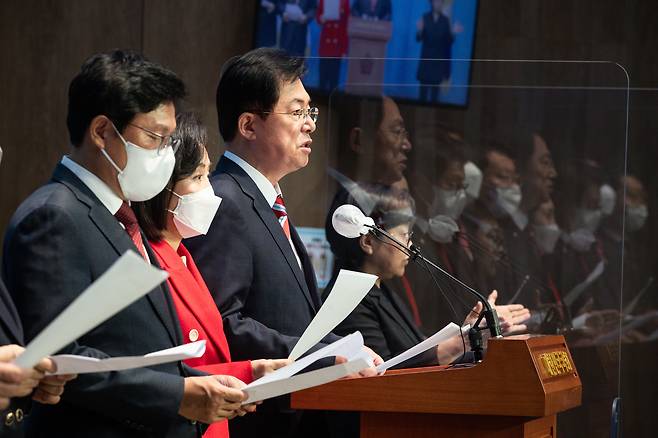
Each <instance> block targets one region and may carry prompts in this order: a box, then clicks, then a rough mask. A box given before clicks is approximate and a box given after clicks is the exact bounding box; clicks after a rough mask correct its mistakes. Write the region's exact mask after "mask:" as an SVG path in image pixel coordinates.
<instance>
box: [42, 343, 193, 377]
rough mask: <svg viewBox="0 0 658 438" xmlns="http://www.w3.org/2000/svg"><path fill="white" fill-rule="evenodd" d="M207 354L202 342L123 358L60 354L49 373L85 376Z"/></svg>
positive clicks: (54, 357)
mask: <svg viewBox="0 0 658 438" xmlns="http://www.w3.org/2000/svg"><path fill="white" fill-rule="evenodd" d="M205 352H206V341H205V340H201V341H197V342H192V343H189V344H184V345H179V346H178V347H173V348H167V349H166V350H160V351H155V352H153V353H149V354H145V355H144V356H122V357H109V358H105V359H98V358H95V357H87V356H76V355H72V354H60V355H57V356H52V357H51V359H52V360H53V362H55V363H56V364H57V371H55V372H54V373H49V374H53V375H60V374H84V373H98V372H105V371H120V370H128V369H131V368H141V367H148V366H152V365H159V364H162V363H168V362H176V361H179V360H185V359H191V358H195V357H201V356H203V353H205Z"/></svg>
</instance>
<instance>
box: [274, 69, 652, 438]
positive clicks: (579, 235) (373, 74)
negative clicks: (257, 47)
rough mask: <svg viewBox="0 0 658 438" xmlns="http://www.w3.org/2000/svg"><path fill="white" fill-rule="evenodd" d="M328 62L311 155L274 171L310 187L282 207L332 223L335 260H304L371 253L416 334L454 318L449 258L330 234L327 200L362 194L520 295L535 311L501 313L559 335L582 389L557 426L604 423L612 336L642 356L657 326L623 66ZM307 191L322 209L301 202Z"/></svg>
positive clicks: (485, 282) (317, 223)
mask: <svg viewBox="0 0 658 438" xmlns="http://www.w3.org/2000/svg"><path fill="white" fill-rule="evenodd" d="M309 62H310V63H317V62H318V60H317V59H311V60H309ZM340 62H341V63H342V66H341V68H342V71H343V74H342V77H344V78H345V79H344V81H342V82H341V83H339V84H338V86H337V87H336V89H334V90H333V92H331V93H330V94H329V96H328V97H327V98H326V99H324V98H322V97H319V98H316V96H312V97H313V98H314V99H315V100H316V101H319V102H320V104H319V107H320V119H319V120H318V124H317V129H318V130H317V132H316V134H315V141H314V145H313V154H312V156H311V164H310V165H309V166H308V167H307V168H306V169H304V170H302V171H300V172H298V173H297V174H295V175H292V176H291V177H289V178H288V179H287V180H285V181H284V184H300V185H301V184H303V185H305V186H306V187H307V189H305V190H301V191H300V195H299V196H300V198H299V199H297V200H296V203H295V205H294V206H293V207H292V210H293V214H294V215H295V216H294V217H296V218H297V223H299V224H300V225H304V226H308V227H311V228H315V229H316V232H317V231H318V230H317V229H320V230H319V231H320V232H321V230H322V229H323V228H324V229H325V231H326V233H327V234H326V237H327V239H328V240H329V243H328V244H325V245H324V248H325V249H326V252H327V253H328V251H329V250H328V249H327V248H328V247H329V246H331V248H332V249H333V253H332V254H330V256H331V259H330V262H327V260H329V257H327V256H326V255H325V256H324V258H323V259H322V260H324V262H322V260H321V261H319V262H318V264H316V266H322V267H323V272H322V274H321V275H323V276H324V280H326V277H328V276H330V275H331V269H332V268H331V265H332V264H333V267H334V269H337V268H340V267H342V268H349V269H356V270H359V269H363V270H364V271H368V269H370V270H371V271H370V272H373V271H372V269H375V271H376V270H377V269H380V271H381V272H380V274H381V275H380V277H381V278H382V283H383V284H385V285H387V286H386V287H387V288H388V289H389V290H391V291H394V293H395V294H396V297H397V298H396V300H397V302H401V303H403V304H404V306H405V310H404V312H405V314H406V317H407V318H408V320H410V321H412V322H413V324H415V325H416V326H417V327H418V328H419V329H420V330H421V331H422V332H423V333H424V334H425V335H431V334H433V333H434V332H436V331H437V330H438V329H440V328H441V327H443V326H444V325H445V324H446V323H448V322H450V321H454V322H457V323H462V322H463V321H464V319H465V318H466V317H467V315H468V314H469V312H470V311H471V310H472V309H473V307H474V306H475V305H476V300H475V299H474V298H473V296H472V295H470V294H469V293H468V291H467V290H466V288H465V286H464V285H462V284H460V283H459V282H457V281H455V280H453V279H451V278H450V276H448V275H446V274H445V273H439V272H434V273H433V274H432V275H430V274H429V272H428V269H427V266H426V265H424V264H423V263H417V262H413V261H409V262H408V264H406V266H402V267H401V266H399V265H397V266H387V265H386V263H385V262H382V261H381V260H379V261H377V260H374V259H372V257H370V256H371V254H370V253H368V251H371V250H373V248H375V247H374V246H373V247H372V248H371V247H368V245H367V242H366V243H365V244H364V243H363V242H361V244H359V242H358V241H356V240H355V241H354V242H352V243H350V244H346V243H345V242H342V243H341V241H340V239H339V238H337V237H336V233H335V231H334V230H333V227H332V226H331V215H332V213H333V211H334V210H335V209H336V207H337V206H339V205H342V204H344V203H351V204H354V205H358V206H359V207H360V208H361V210H363V212H364V213H365V214H366V215H367V216H368V215H370V216H373V219H375V222H376V223H379V224H380V225H381V226H382V227H384V228H385V229H388V230H389V231H391V234H394V235H396V236H397V237H399V239H400V240H401V241H403V243H407V242H406V241H405V240H404V239H407V240H409V237H410V240H411V243H412V244H413V245H415V246H416V247H419V248H420V249H421V251H422V253H423V254H424V255H425V256H426V257H427V258H428V259H430V260H431V261H433V262H434V263H436V264H437V265H439V266H440V267H441V268H442V269H443V270H444V271H446V272H448V273H449V274H451V275H452V276H454V277H456V278H457V279H459V280H460V281H461V282H463V283H465V284H466V285H468V286H470V287H473V288H475V289H477V290H478V291H480V292H481V293H483V294H484V295H489V296H490V299H491V300H493V299H494V296H495V303H496V304H497V305H508V304H512V303H519V304H522V305H524V306H525V307H526V308H527V309H529V310H530V314H531V316H530V319H529V320H528V321H525V322H523V323H521V322H519V323H518V324H517V325H516V326H514V327H513V328H517V329H518V330H519V331H523V332H530V333H535V334H562V335H564V336H565V338H566V340H567V343H568V345H569V348H570V351H571V354H572V356H573V358H574V361H575V363H576V366H577V368H578V371H579V373H580V377H581V380H582V383H583V403H582V406H580V407H579V408H576V409H572V410H570V411H568V412H565V413H562V414H560V415H559V417H558V429H559V431H560V432H559V433H560V436H573V437H581V436H607V435H608V434H609V433H610V430H611V427H612V426H611V421H612V418H613V416H612V410H613V404H614V401H615V400H616V399H617V398H618V397H620V394H621V389H620V385H621V379H622V376H621V374H620V366H621V357H622V354H621V353H622V351H623V352H628V353H627V354H628V355H630V356H633V355H634V356H636V357H639V356H641V355H642V354H643V352H646V351H647V350H646V349H647V348H649V346H650V345H653V344H651V342H652V341H653V340H654V339H656V338H657V337H658V332H657V331H656V329H657V328H658V326H657V325H656V321H657V319H656V313H655V309H656V300H655V298H652V297H655V295H656V293H655V290H654V288H655V285H654V284H653V276H652V274H651V267H652V266H651V261H650V259H649V257H648V255H649V254H648V252H647V250H648V249H647V248H646V245H645V246H643V245H642V242H641V240H639V241H638V238H641V236H642V233H643V230H645V229H646V228H647V227H648V222H647V214H646V212H647V210H646V205H647V193H646V190H645V189H644V188H643V184H645V183H644V182H643V181H641V179H640V178H639V177H638V176H637V175H634V174H633V173H632V172H629V171H628V170H627V155H628V153H627V150H628V148H627V137H628V99H629V89H628V77H627V74H626V71H625V70H624V69H623V68H622V67H620V66H619V65H617V64H615V63H610V62H573V61H565V62H558V61H550V62H549V61H507V60H454V59H452V60H417V59H387V60H383V59H373V58H344V59H342V60H340ZM421 69H447V71H454V72H465V71H466V72H471V78H470V83H469V81H466V82H464V81H463V80H457V81H455V82H452V81H451V80H450V77H449V76H448V77H447V78H444V79H442V80H441V81H433V82H434V83H420V82H419V81H418V80H417V77H418V72H419V71H420V70H421ZM392 72H395V74H394V73H392ZM400 72H404V74H400ZM391 77H396V78H406V79H405V80H403V81H398V82H392V81H390V80H389V78H391ZM429 82H432V81H429ZM451 101H455V102H461V103H463V104H455V103H454V102H451ZM464 102H465V103H464ZM400 193H403V194H404V193H407V194H408V196H407V195H400ZM317 204H320V205H322V206H324V209H317V210H316V209H308V208H307V206H308V205H317ZM301 206H304V207H303V208H302V207H301ZM295 207H296V208H297V209H296V210H295ZM412 214H413V219H414V220H413V221H409V220H406V219H405V217H406V218H408V217H410V215H412ZM300 218H302V219H301V220H300ZM652 220H653V218H652V217H650V219H649V221H652ZM401 224H406V225H407V227H405V226H402V227H400V226H401ZM411 232H413V235H412V236H409V235H408V234H411ZM395 233H397V234H395ZM316 239H317V235H316ZM411 243H410V244H411ZM346 245H347V246H346ZM359 245H360V246H359ZM371 245H376V244H375V243H371ZM375 252H376V248H375ZM364 254H366V256H364ZM381 254H385V252H381ZM318 257H319V256H318ZM388 257H389V258H390V260H391V265H394V264H395V263H398V262H396V261H395V260H397V259H395V258H394V256H392V255H390V254H389V256H388ZM377 263H379V265H377ZM402 263H403V265H404V263H405V262H404V261H403V262H402ZM373 264H374V265H376V266H378V267H376V268H373ZM324 284H326V281H324ZM492 291H496V292H495V293H494V294H493V295H490V294H491V293H492ZM511 309H514V308H507V309H506V308H504V307H503V308H501V314H502V315H503V317H504V318H506V321H507V322H508V323H509V322H510V321H513V320H514V318H515V317H516V316H519V317H520V316H521V314H522V313H520V312H518V313H515V312H517V310H518V309H517V310H511ZM653 342H655V341H653ZM457 353H460V351H458V352H457ZM625 354H626V353H625ZM446 357H450V356H449V355H448V356H446ZM459 357H460V354H457V355H453V356H452V357H450V358H451V359H450V360H455V359H459ZM485 360H486V359H485ZM633 360H637V359H633ZM444 363H445V362H444ZM623 377H624V379H625V380H629V379H632V378H633V377H632V372H629V373H628V375H624V376H623ZM629 385H631V387H633V388H635V386H632V384H629ZM630 403H631V402H630V401H629V404H630ZM640 406H641V405H640V404H639V403H634V404H633V407H634V409H633V412H628V411H625V412H624V414H625V416H624V419H625V422H624V424H625V427H628V428H629V430H636V429H637V427H638V426H637V424H638V423H637V422H638V421H640V420H639V419H640V418H641V417H642V416H645V415H646V414H648V412H647V411H646V409H644V411H643V410H642V409H641V408H640ZM632 428H636V429H632Z"/></svg>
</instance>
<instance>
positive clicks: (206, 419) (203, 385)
mask: <svg viewBox="0 0 658 438" xmlns="http://www.w3.org/2000/svg"><path fill="white" fill-rule="evenodd" d="M244 386H245V384H244V382H242V381H241V380H239V379H236V378H235V377H233V376H223V375H217V376H204V377H187V378H185V388H184V393H183V400H182V401H181V405H180V408H179V409H178V413H179V414H180V415H181V416H183V417H185V418H187V419H188V420H194V421H201V422H202V423H206V424H212V423H215V422H217V421H223V420H226V419H229V420H230V419H231V418H234V417H236V416H238V415H244V410H243V409H242V407H241V404H242V402H243V401H244V400H246V399H247V394H245V393H244V392H243V391H241V388H243V387H244Z"/></svg>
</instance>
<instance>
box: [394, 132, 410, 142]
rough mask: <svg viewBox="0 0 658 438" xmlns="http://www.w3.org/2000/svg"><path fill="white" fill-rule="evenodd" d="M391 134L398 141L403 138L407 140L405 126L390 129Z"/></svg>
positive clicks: (407, 135) (407, 134)
mask: <svg viewBox="0 0 658 438" xmlns="http://www.w3.org/2000/svg"><path fill="white" fill-rule="evenodd" d="M391 134H393V135H395V137H396V138H397V141H398V143H399V142H403V141H404V140H409V131H407V130H406V129H405V128H396V129H392V130H391Z"/></svg>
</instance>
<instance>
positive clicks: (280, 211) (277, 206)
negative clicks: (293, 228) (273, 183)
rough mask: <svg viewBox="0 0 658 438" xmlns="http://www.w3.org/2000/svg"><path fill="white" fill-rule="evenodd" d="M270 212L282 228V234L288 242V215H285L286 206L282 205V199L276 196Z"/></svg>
mask: <svg viewBox="0 0 658 438" xmlns="http://www.w3.org/2000/svg"><path fill="white" fill-rule="evenodd" d="M272 211H273V212H274V215H275V216H276V218H277V219H278V220H279V224H280V225H281V228H283V233H284V234H285V235H286V238H287V239H288V240H290V224H289V223H288V213H286V205H285V204H284V203H283V197H282V196H281V195H277V197H276V201H274V205H273V206H272Z"/></svg>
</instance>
